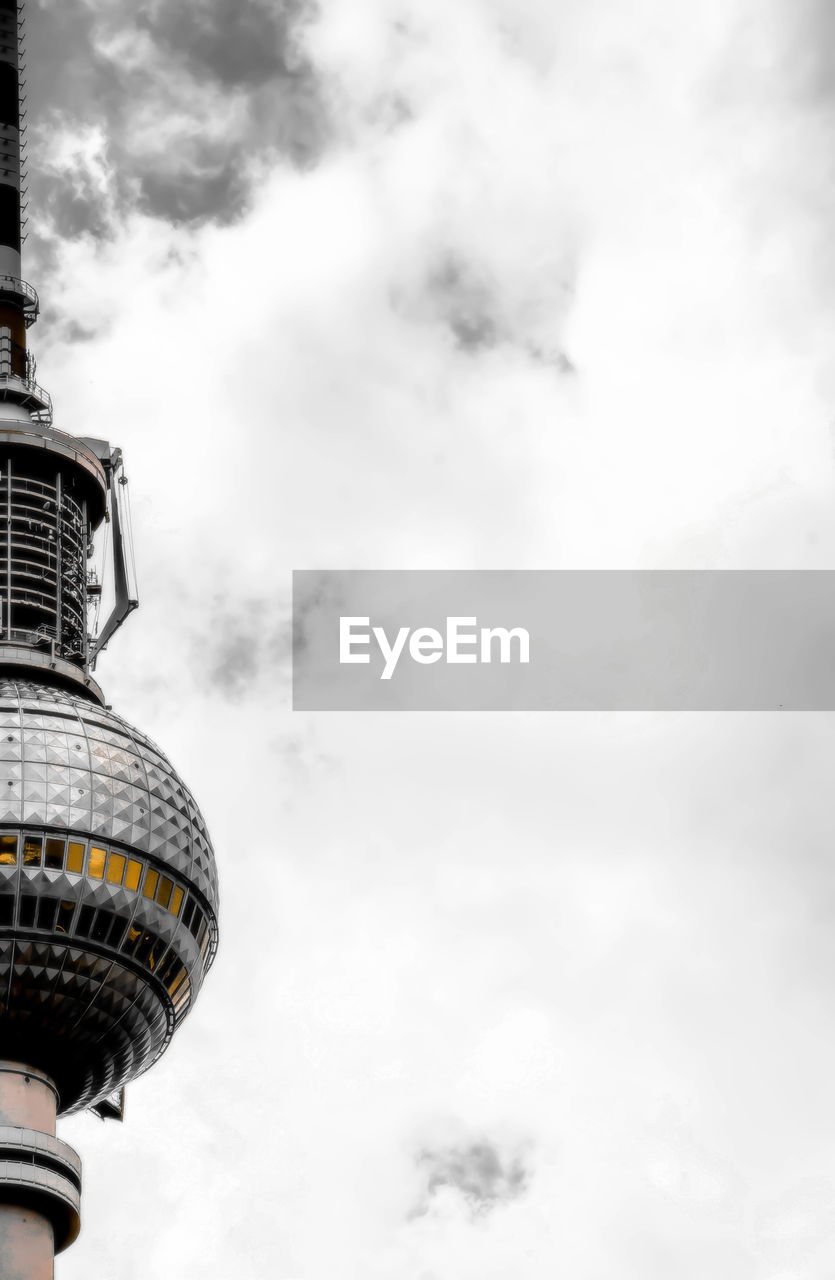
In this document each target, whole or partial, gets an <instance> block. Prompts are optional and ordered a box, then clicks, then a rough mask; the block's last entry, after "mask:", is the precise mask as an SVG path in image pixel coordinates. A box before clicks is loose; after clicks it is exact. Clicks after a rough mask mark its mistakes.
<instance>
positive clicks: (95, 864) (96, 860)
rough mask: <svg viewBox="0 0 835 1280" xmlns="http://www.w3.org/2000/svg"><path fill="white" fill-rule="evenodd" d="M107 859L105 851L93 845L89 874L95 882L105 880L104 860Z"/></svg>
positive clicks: (88, 868)
mask: <svg viewBox="0 0 835 1280" xmlns="http://www.w3.org/2000/svg"><path fill="white" fill-rule="evenodd" d="M106 857H107V851H106V850H105V849H97V848H96V847H95V845H93V846H92V847H91V849H90V862H89V864H88V867H87V874H88V876H90V877H91V879H93V880H103V879H104V860H105V858H106Z"/></svg>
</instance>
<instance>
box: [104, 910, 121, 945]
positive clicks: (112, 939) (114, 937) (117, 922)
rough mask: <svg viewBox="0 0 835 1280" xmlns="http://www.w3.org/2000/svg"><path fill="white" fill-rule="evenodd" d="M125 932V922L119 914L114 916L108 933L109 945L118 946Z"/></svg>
mask: <svg viewBox="0 0 835 1280" xmlns="http://www.w3.org/2000/svg"><path fill="white" fill-rule="evenodd" d="M124 932H125V922H124V920H122V919H121V918H120V917H119V916H114V917H113V924H112V925H111V926H110V933H109V934H108V935H107V945H108V946H109V947H118V946H119V945H120V944H121V941H122V934H123V933H124Z"/></svg>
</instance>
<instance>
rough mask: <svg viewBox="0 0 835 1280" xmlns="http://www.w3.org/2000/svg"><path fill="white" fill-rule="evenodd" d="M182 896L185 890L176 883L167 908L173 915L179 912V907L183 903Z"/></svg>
mask: <svg viewBox="0 0 835 1280" xmlns="http://www.w3.org/2000/svg"><path fill="white" fill-rule="evenodd" d="M184 897H185V890H183V889H181V888H180V886H179V885H177V887H176V889H175V890H174V892H173V894H172V895H171V906H170V907H169V910H170V912H171V914H172V915H173V916H178V915H179V914H180V907H181V906H182V905H183V898H184Z"/></svg>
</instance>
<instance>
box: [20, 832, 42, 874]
mask: <svg viewBox="0 0 835 1280" xmlns="http://www.w3.org/2000/svg"><path fill="white" fill-rule="evenodd" d="M42 854H43V840H42V839H41V838H40V836H26V837H25V838H24V841H23V865H24V867H39V866H40V865H41V856H42Z"/></svg>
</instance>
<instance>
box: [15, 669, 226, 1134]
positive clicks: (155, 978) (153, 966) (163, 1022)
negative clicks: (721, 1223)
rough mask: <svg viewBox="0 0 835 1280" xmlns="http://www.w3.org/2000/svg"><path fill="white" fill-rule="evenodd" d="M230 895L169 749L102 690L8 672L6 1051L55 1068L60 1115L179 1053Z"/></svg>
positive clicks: (52, 1071)
mask: <svg viewBox="0 0 835 1280" xmlns="http://www.w3.org/2000/svg"><path fill="white" fill-rule="evenodd" d="M217 903H218V898H217V875H216V870H215V861H214V854H213V852H212V846H211V843H210V841H209V837H208V834H207V831H206V826H205V823H204V821H203V818H202V816H201V814H200V811H199V809H198V808H197V806H196V804H195V802H194V800H193V798H192V796H191V793H190V791H189V790H188V788H187V787H186V786H185V784H184V783H183V782H182V781H181V779H180V778H179V777H178V775H177V774H176V773H175V771H174V769H173V768H172V767H171V765H170V763H169V762H168V760H167V759H166V757H165V756H164V755H163V754H162V752H161V751H160V750H159V748H158V747H156V746H155V745H154V744H153V743H152V742H151V741H150V740H149V739H148V738H147V737H146V736H145V735H144V734H142V733H139V732H138V731H137V730H136V729H134V728H132V727H131V726H130V725H129V724H128V723H127V722H126V721H125V720H123V719H121V717H120V716H117V715H114V714H113V712H112V711H109V710H106V709H104V708H103V707H101V706H98V705H96V703H95V702H93V701H91V700H90V698H88V697H85V696H83V695H81V694H77V693H75V692H70V691H65V690H62V689H60V688H51V687H49V686H47V685H43V684H40V683H29V682H27V681H25V680H21V679H7V680H2V679H0V1027H2V1033H3V1041H2V1048H3V1056H4V1057H5V1058H13V1059H15V1060H16V1061H19V1062H28V1063H31V1064H33V1065H34V1066H36V1067H37V1068H39V1069H40V1070H41V1071H44V1072H46V1073H47V1075H49V1076H50V1077H51V1078H52V1080H53V1081H54V1082H55V1085H56V1087H57V1091H58V1110H59V1113H64V1114H66V1113H68V1112H73V1111H78V1110H80V1109H82V1108H85V1107H89V1106H91V1105H92V1104H94V1103H95V1102H97V1101H98V1100H100V1099H102V1098H103V1097H105V1096H106V1095H108V1094H110V1093H112V1092H113V1091H114V1090H116V1089H119V1088H121V1087H122V1086H123V1085H125V1084H126V1083H127V1082H128V1081H129V1080H131V1079H132V1078H134V1077H135V1076H137V1075H138V1074H140V1073H141V1072H142V1071H144V1070H146V1069H147V1068H148V1067H149V1066H150V1065H151V1064H152V1063H153V1062H154V1061H155V1060H156V1059H157V1058H158V1057H159V1055H160V1054H161V1053H162V1052H163V1051H164V1049H165V1048H166V1047H167V1045H168V1042H169V1040H170V1038H171V1035H172V1033H173V1031H174V1030H175V1028H176V1026H177V1024H178V1023H179V1022H180V1021H181V1020H182V1018H183V1017H184V1015H185V1014H186V1012H187V1011H188V1009H189V1007H190V1005H191V1003H192V1001H193V1000H194V998H195V997H196V995H197V992H198V991H199V989H200V986H201V983H202V981H203V978H204V976H205V973H206V971H207V969H208V967H209V965H210V964H211V961H212V959H213V958H214V951H215V947H216V945H217Z"/></svg>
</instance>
